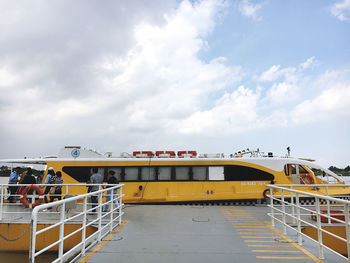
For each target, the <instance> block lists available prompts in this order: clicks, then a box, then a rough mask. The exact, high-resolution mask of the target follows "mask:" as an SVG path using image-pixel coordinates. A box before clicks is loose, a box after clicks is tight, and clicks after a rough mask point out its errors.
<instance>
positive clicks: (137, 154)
mask: <svg viewBox="0 0 350 263" xmlns="http://www.w3.org/2000/svg"><path fill="white" fill-rule="evenodd" d="M132 155H133V156H135V157H136V158H152V157H153V156H154V154H153V152H152V151H137V152H133V153H132Z"/></svg>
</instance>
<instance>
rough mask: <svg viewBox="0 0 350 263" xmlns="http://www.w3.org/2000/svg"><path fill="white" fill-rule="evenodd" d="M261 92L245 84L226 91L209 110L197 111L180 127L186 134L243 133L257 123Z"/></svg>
mask: <svg viewBox="0 0 350 263" xmlns="http://www.w3.org/2000/svg"><path fill="white" fill-rule="evenodd" d="M259 97H260V94H259V92H253V91H252V90H250V89H247V88H245V87H244V86H240V87H238V89H237V90H235V91H234V92H232V93H226V94H224V95H223V96H222V97H221V98H219V99H218V100H217V101H216V104H215V106H214V107H213V108H211V109H210V110H207V111H196V112H195V113H193V114H192V115H191V116H190V117H188V118H187V119H185V120H184V121H183V122H182V123H181V124H180V127H179V131H180V132H181V133H184V134H202V135H207V136H212V135H227V134H232V133H241V132H244V131H247V130H250V129H252V128H253V127H255V126H256V125H257V123H256V121H257V118H258V114H257V113H258V112H257V104H258V101H259Z"/></svg>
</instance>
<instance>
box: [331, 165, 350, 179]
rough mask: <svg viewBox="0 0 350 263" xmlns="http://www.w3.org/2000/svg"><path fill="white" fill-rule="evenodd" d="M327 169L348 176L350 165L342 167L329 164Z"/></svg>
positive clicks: (349, 174)
mask: <svg viewBox="0 0 350 263" xmlns="http://www.w3.org/2000/svg"><path fill="white" fill-rule="evenodd" d="M328 170H331V171H332V172H334V173H336V174H341V175H343V176H350V165H348V166H346V167H345V168H344V169H341V168H338V167H335V166H330V167H329V168H328Z"/></svg>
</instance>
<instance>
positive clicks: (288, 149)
mask: <svg viewBox="0 0 350 263" xmlns="http://www.w3.org/2000/svg"><path fill="white" fill-rule="evenodd" d="M287 152H288V154H287V157H290V147H289V146H288V147H287Z"/></svg>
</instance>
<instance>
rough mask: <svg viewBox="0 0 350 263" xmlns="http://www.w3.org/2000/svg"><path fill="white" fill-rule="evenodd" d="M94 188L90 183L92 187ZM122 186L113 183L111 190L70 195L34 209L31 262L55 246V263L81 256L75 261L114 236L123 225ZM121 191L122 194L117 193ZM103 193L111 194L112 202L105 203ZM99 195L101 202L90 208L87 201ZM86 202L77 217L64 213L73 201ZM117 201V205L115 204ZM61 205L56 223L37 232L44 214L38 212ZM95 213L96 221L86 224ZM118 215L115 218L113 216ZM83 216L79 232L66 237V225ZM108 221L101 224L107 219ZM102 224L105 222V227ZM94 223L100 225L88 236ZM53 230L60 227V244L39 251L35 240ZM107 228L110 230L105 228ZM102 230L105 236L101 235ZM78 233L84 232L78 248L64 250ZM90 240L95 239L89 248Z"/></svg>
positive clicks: (57, 242)
mask: <svg viewBox="0 0 350 263" xmlns="http://www.w3.org/2000/svg"><path fill="white" fill-rule="evenodd" d="M89 185H91V184H89ZM123 186H124V185H123V184H114V185H111V187H108V188H104V189H100V190H97V191H93V192H89V193H85V194H82V195H77V196H71V197H68V198H66V199H63V200H59V201H55V202H51V203H47V204H41V205H39V206H36V207H34V208H33V210H32V213H31V226H32V227H31V239H30V249H29V262H31V263H33V262H35V258H36V257H37V256H39V255H41V254H42V253H44V252H45V251H48V250H49V249H51V248H52V247H54V246H56V245H57V246H58V256H57V258H56V260H54V262H64V260H65V258H68V257H70V256H71V255H72V254H73V253H74V254H75V253H78V254H77V255H76V256H74V259H73V260H75V259H77V258H78V257H79V256H81V255H84V254H85V251H86V250H87V249H89V248H91V247H92V246H93V245H94V244H96V242H101V240H102V237H103V236H105V235H107V234H109V233H112V231H113V229H114V228H115V227H117V226H118V225H121V222H122V215H123V212H122V207H123V203H122V197H123V196H124V195H123V194H122V187H123ZM117 189H119V193H118V192H116V191H115V190H117ZM104 193H108V194H109V196H110V197H111V198H110V199H109V201H107V202H105V203H103V201H102V197H103V196H104V195H103V194H104ZM96 195H97V196H98V203H95V206H93V207H92V208H88V207H87V204H88V199H89V197H91V196H96ZM81 199H82V200H83V207H82V211H81V212H78V213H77V214H75V215H71V216H70V217H66V214H67V211H65V208H66V204H67V203H70V202H74V201H77V200H81ZM115 202H116V203H115ZM57 206H61V211H59V212H58V213H59V217H58V218H57V221H55V222H54V223H53V224H51V225H50V226H48V227H44V228H43V229H40V230H39V231H37V224H38V217H39V215H42V214H41V213H40V214H39V212H40V211H41V210H44V209H47V208H52V207H57ZM106 206H107V207H108V211H107V213H106V214H103V213H102V208H103V207H106ZM91 211H92V212H96V214H97V218H96V219H93V220H92V221H91V222H90V223H87V222H86V220H87V215H88V213H90V212H91ZM115 213H116V214H115ZM114 214H115V215H116V217H115V216H114ZM79 217H82V220H81V224H82V226H81V227H79V228H78V229H77V230H75V231H73V232H72V233H69V234H64V225H65V223H66V222H69V221H72V220H76V219H77V218H79ZM105 219H106V221H102V220H105ZM102 222H105V223H103V224H102ZM92 224H96V225H97V231H96V232H94V233H93V234H91V235H90V236H87V234H86V228H87V227H88V226H90V225H92ZM54 227H59V238H58V240H57V241H55V242H52V243H50V244H46V246H45V247H44V248H41V249H40V250H38V251H37V250H36V238H37V235H40V234H42V233H44V232H46V231H49V230H50V229H52V228H54ZM106 227H108V229H106ZM102 231H104V232H103V234H102ZM78 232H81V242H79V243H78V244H77V245H75V246H74V247H73V248H71V249H69V250H68V251H64V250H63V247H64V242H65V240H66V239H68V238H69V237H70V236H72V235H74V234H77V233H78ZM91 238H94V239H93V240H94V241H93V242H92V243H91V244H89V245H87V242H90V241H91Z"/></svg>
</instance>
